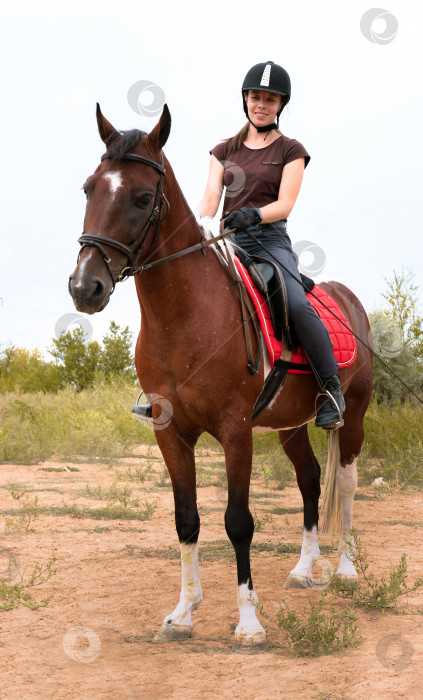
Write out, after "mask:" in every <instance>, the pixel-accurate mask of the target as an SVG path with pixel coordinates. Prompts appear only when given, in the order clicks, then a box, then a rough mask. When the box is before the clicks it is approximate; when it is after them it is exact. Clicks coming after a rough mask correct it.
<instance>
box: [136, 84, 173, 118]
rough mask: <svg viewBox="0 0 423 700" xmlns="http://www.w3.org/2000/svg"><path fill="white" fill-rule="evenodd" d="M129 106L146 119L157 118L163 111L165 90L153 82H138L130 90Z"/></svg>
mask: <svg viewBox="0 0 423 700" xmlns="http://www.w3.org/2000/svg"><path fill="white" fill-rule="evenodd" d="M127 99H128V104H129V106H130V108H131V109H132V110H134V112H136V113H137V114H142V115H143V116H144V117H156V116H157V115H158V114H160V112H161V111H162V109H163V105H164V103H165V102H166V95H165V93H164V90H163V88H161V87H160V85H157V83H153V82H151V80H137V82H136V83H134V84H133V85H131V87H130V88H129V90H128V95H127Z"/></svg>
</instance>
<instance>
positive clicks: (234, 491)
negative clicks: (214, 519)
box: [221, 427, 266, 650]
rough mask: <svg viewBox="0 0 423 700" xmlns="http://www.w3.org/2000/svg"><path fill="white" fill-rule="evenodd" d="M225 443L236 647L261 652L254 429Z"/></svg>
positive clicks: (237, 433) (262, 632) (263, 643)
mask: <svg viewBox="0 0 423 700" xmlns="http://www.w3.org/2000/svg"><path fill="white" fill-rule="evenodd" d="M225 432H226V431H225ZM221 443H222V445H223V448H224V450H225V459H226V471H227V475H228V506H227V509H226V512H225V528H226V532H227V534H228V537H229V539H230V541H231V542H232V545H233V547H234V549H235V556H236V564H237V571H238V593H237V603H238V608H239V623H238V625H237V627H236V630H235V645H234V648H235V649H243V648H245V647H247V648H253V649H256V650H261V649H265V648H266V632H265V630H264V629H263V627H262V626H261V624H260V622H259V621H258V619H257V617H256V606H257V602H258V598H257V595H256V592H255V590H254V587H253V581H252V577H251V568H250V545H251V541H252V539H253V534H254V519H253V517H252V515H251V512H250V509H249V507H248V498H249V489H250V477H251V463H252V450H253V445H252V432H251V427H249V428H248V430H244V431H242V432H241V431H240V430H239V429H235V430H234V431H233V433H232V434H231V435H228V434H227V433H226V435H225V437H224V438H223V439H222V438H221Z"/></svg>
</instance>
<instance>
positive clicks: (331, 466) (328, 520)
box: [319, 430, 342, 535]
mask: <svg viewBox="0 0 423 700" xmlns="http://www.w3.org/2000/svg"><path fill="white" fill-rule="evenodd" d="M340 463H341V453H340V450H339V430H331V431H330V433H329V452H328V461H327V465H326V475H325V492H324V494H323V499H322V506H321V509H320V510H321V514H322V515H323V516H324V522H323V526H322V527H321V528H319V529H320V531H321V532H322V533H327V534H331V535H338V534H339V533H340V532H341V526H342V519H341V508H340V503H339V494H338V487H337V484H336V475H337V473H338V469H339V467H340Z"/></svg>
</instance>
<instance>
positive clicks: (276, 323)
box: [248, 255, 294, 350]
mask: <svg viewBox="0 0 423 700" xmlns="http://www.w3.org/2000/svg"><path fill="white" fill-rule="evenodd" d="M253 268H255V269H256V270H258V275H259V276H260V277H261V278H262V279H263V282H264V284H263V289H262V288H260V287H259V288H260V291H261V292H262V294H263V295H264V297H265V298H266V301H267V303H268V305H269V309H270V314H271V316H272V321H273V327H274V330H275V337H276V338H277V339H278V340H282V337H283V335H285V337H286V343H287V346H288V349H289V350H291V349H293V347H294V343H293V339H292V333H291V331H290V328H289V306H288V295H287V293H286V287H285V281H284V278H283V276H282V273H281V271H280V270H279V268H278V266H277V265H275V263H273V262H271V261H270V260H267V259H266V258H262V257H260V256H257V255H255V256H254V262H253V263H252V264H251V265H250V267H249V270H248V271H249V273H250V275H251V277H252V278H253V279H254V276H253V273H252V269H253ZM254 281H255V279H254Z"/></svg>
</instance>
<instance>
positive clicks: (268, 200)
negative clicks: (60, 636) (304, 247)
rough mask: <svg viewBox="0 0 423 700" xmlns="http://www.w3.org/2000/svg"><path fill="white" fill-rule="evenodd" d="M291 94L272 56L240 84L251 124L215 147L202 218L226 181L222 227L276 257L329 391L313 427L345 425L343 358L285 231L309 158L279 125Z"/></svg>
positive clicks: (306, 345) (299, 329)
mask: <svg viewBox="0 0 423 700" xmlns="http://www.w3.org/2000/svg"><path fill="white" fill-rule="evenodd" d="M290 97H291V81H290V78H289V75H288V73H287V72H286V70H285V69H284V68H282V66H279V65H277V64H275V63H273V61H267V62H266V63H258V64H257V65H255V66H253V67H252V68H251V69H250V70H249V71H248V73H247V75H246V76H245V79H244V82H243V84H242V101H243V107H244V112H245V114H246V116H247V119H248V122H249V123H247V124H245V125H244V126H243V128H242V129H241V130H240V131H239V132H238V133H237V134H236V135H235V136H233V137H232V138H229V139H226V140H225V141H223V142H222V143H219V144H218V145H217V146H215V147H214V148H212V150H211V151H210V154H211V162H210V169H209V176H208V180H207V185H206V191H205V193H204V196H203V199H202V200H201V202H200V204H199V206H198V210H199V215H200V217H214V216H215V214H216V212H217V210H218V207H219V203H220V198H221V193H222V191H223V186H225V187H226V192H225V201H224V206H223V210H224V211H225V212H226V213H225V228H228V229H230V228H232V229H235V230H236V234H235V236H234V242H235V243H236V245H237V246H240V247H241V248H243V250H245V251H246V252H247V253H248V254H249V255H251V256H254V255H260V256H261V257H262V258H267V259H268V260H270V261H275V262H277V263H279V264H278V267H279V269H280V271H281V273H282V276H283V279H284V281H285V285H286V290H287V295H288V302H289V318H290V322H291V324H292V326H293V327H294V330H295V334H296V336H297V338H298V341H299V344H300V345H301V346H302V348H303V349H304V351H305V353H306V355H307V356H308V358H309V360H311V362H312V363H313V365H314V367H315V369H316V371H317V374H318V375H319V377H320V378H321V380H322V384H323V386H324V389H325V390H326V391H327V392H328V394H327V395H323V398H322V400H321V402H320V405H319V407H318V410H317V415H316V426H318V427H320V428H325V429H326V430H333V429H336V428H339V427H341V426H342V425H343V420H342V414H343V412H344V410H345V402H344V398H343V396H342V389H341V383H340V379H339V375H338V364H337V362H336V360H335V357H334V354H333V348H332V343H331V340H330V338H329V333H328V331H327V330H326V327H325V326H324V324H323V322H322V321H321V320H320V318H319V316H318V315H317V314H316V313H315V311H314V310H313V308H312V306H311V304H310V302H309V301H308V299H307V297H306V293H305V290H304V288H303V286H302V283H301V278H300V273H299V271H298V267H297V258H296V256H295V253H294V251H293V249H292V245H291V240H290V237H289V236H288V233H287V219H288V216H289V214H290V213H291V211H292V209H293V206H294V204H295V201H296V199H297V197H298V193H299V191H300V187H301V182H302V178H303V173H304V169H305V168H306V167H307V165H308V162H309V160H310V156H309V154H308V153H307V151H306V149H305V148H304V146H303V145H302V144H301V143H299V142H298V141H296V140H295V139H290V138H288V137H286V136H284V134H282V133H281V131H280V130H279V117H280V115H281V113H282V111H283V109H284V107H285V105H286V104H287V103H288V102H289V100H290ZM237 180H240V181H241V183H240V182H237ZM240 184H242V186H239V185H240ZM237 185H238V186H237ZM249 233H250V234H253V235H254V236H255V237H256V238H257V239H258V240H259V241H260V242H261V243H262V244H263V245H264V246H265V248H266V251H264V250H263V249H262V248H261V246H260V245H258V244H257V243H256V242H255V241H254V240H253V239H252V238H251V237H250V236H249ZM319 389H320V390H321V385H320V386H319ZM132 410H133V412H134V413H135V414H136V415H138V416H139V417H141V418H143V417H144V418H151V416H152V409H151V405H150V404H149V403H148V404H146V405H144V406H134V408H133V409H132Z"/></svg>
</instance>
